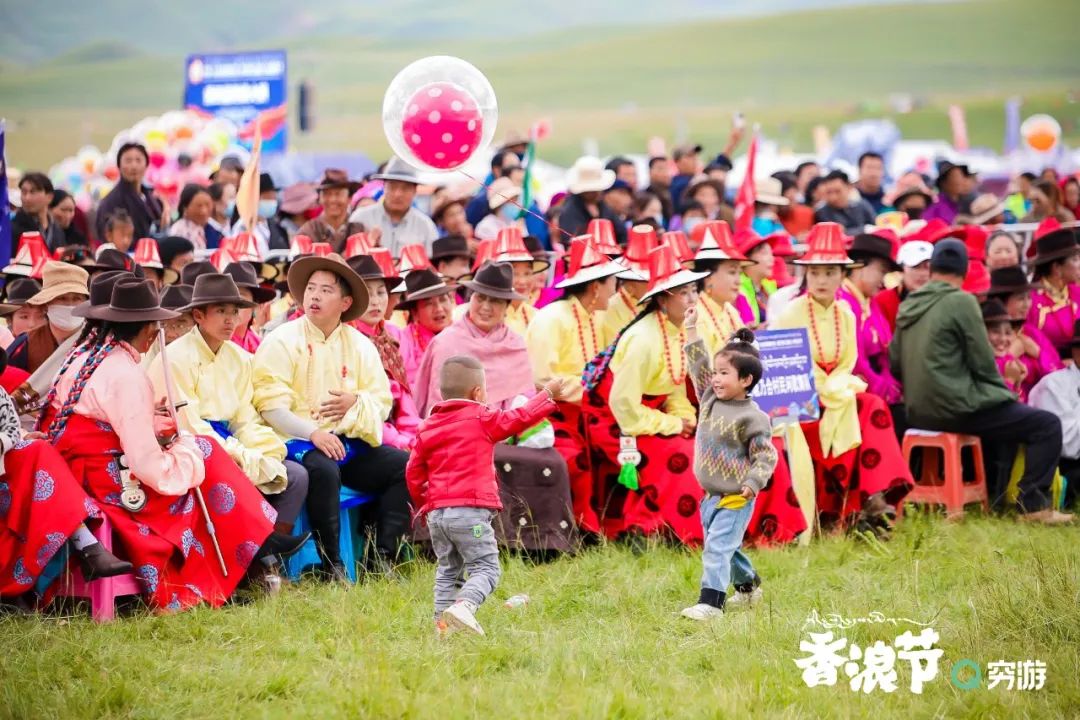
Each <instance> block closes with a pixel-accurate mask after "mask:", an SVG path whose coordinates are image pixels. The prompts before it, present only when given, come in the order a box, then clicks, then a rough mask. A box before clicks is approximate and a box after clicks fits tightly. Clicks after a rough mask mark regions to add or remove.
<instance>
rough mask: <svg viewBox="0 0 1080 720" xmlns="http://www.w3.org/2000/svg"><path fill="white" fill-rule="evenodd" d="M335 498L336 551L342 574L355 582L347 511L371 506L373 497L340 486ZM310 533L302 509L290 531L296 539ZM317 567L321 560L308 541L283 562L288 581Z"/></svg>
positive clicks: (312, 542)
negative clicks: (337, 522) (338, 521)
mask: <svg viewBox="0 0 1080 720" xmlns="http://www.w3.org/2000/svg"><path fill="white" fill-rule="evenodd" d="M338 497H339V501H340V503H341V533H340V535H339V543H338V544H339V547H340V550H339V552H340V553H341V562H342V563H343V564H344V565H345V571H346V572H347V573H348V575H349V580H352V581H353V582H356V552H355V550H354V547H353V543H354V538H353V529H352V520H351V518H350V517H349V515H350V511H352V510H355V509H356V508H359V507H361V506H363V505H367V504H368V503H370V502H374V501H375V500H377V499H378V498H377V497H376V496H375V495H368V494H366V493H362V492H357V491H356V490H351V489H349V488H347V487H345V486H344V485H343V486H342V487H341V494H340V495H339V496H338ZM310 529H311V528H310V524H309V522H308V515H307V508H304V509H303V510H301V511H300V516H299V517H297V518H296V525H295V527H294V528H293V533H294V534H296V535H300V534H301V533H304V532H307V531H308V530H310ZM320 564H322V559H321V558H320V557H319V551H318V549H316V547H315V538H311V539H310V540H308V541H307V542H306V543H304V546H303V547H301V548H300V550H298V551H297V552H296V553H295V554H293V556H292V557H290V558H288V559H287V560H286V561H285V570H286V571H287V572H288V575H289V579H290V580H294V581H295V580H296V579H297V578H299V577H300V573H301V572H303V571H304V568H307V567H311V566H312V565H320Z"/></svg>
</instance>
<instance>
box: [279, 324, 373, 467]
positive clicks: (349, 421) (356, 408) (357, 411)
mask: <svg viewBox="0 0 1080 720" xmlns="http://www.w3.org/2000/svg"><path fill="white" fill-rule="evenodd" d="M348 330H350V331H351V332H349V333H348V334H347V335H346V336H344V337H342V342H349V343H351V344H352V347H353V351H354V352H353V353H351V354H352V356H353V357H355V358H356V363H357V364H356V367H355V368H353V369H352V372H351V373H350V375H352V377H353V378H354V385H353V388H352V392H353V393H354V394H355V395H356V402H355V403H353V406H352V407H351V408H349V411H348V412H347V413H345V417H343V418H341V421H340V422H338V424H337V425H336V426H335V427H334V428H333V429H332V430H331V432H333V433H334V434H335V435H344V436H345V437H350V438H357V439H359V440H363V441H364V442H366V443H367V444H368V445H371V446H372V447H379V446H380V445H382V431H383V423H384V422H386V418H388V417H389V416H390V409H391V407H392V406H393V402H394V399H393V396H392V395H391V394H390V380H389V379H388V378H387V377H386V370H384V369H383V364H382V359H381V358H380V357H379V351H378V350H376V349H375V346H374V345H372V344H371V341H370V340H368V339H367V338H365V337H364V336H363V335H361V333H360V331H359V330H354V329H353V328H348ZM259 349H260V350H261V349H262V348H261V347H260V348H259Z"/></svg>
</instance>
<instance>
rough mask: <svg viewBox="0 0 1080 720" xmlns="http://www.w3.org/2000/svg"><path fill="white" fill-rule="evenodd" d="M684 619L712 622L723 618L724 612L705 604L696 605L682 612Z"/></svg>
mask: <svg viewBox="0 0 1080 720" xmlns="http://www.w3.org/2000/svg"><path fill="white" fill-rule="evenodd" d="M682 616H683V617H684V618H690V619H691V620H713V619H715V618H718V617H723V616H724V611H723V610H721V609H720V608H718V607H714V606H712V605H709V604H707V603H698V604H697V605H692V606H690V607H688V608H686V609H685V610H683V611H682Z"/></svg>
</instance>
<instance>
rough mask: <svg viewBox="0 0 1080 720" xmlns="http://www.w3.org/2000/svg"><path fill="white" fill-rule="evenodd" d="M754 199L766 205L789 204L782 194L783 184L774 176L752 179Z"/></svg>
mask: <svg viewBox="0 0 1080 720" xmlns="http://www.w3.org/2000/svg"><path fill="white" fill-rule="evenodd" d="M754 201H755V202H759V203H764V204H766V205H790V204H791V203H790V202H788V199H787V198H786V197H784V195H783V186H782V185H781V184H780V181H779V180H777V179H776V178H771V177H768V178H762V179H761V180H755V181H754Z"/></svg>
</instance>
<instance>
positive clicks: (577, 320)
mask: <svg viewBox="0 0 1080 720" xmlns="http://www.w3.org/2000/svg"><path fill="white" fill-rule="evenodd" d="M570 309H571V310H573V311H574V324H575V325H576V326H577V335H578V342H579V343H581V356H582V357H583V358H585V362H589V360H592V359H593V358H594V357H596V354H597V353H598V352H600V341H599V340H597V339H596V325H595V323H593V315H592V313H591V312H589V311H588V310H586V311H585V319H586V320H588V321H589V332H590V333H591V334H592V348H593V349H592V351H591V352H590V351H589V346H588V345H587V344H586V343H585V327H584V323H583V322H582V320H581V317H580V315H579V313H578V303H577V302H575V301H573V300H571V301H570Z"/></svg>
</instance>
